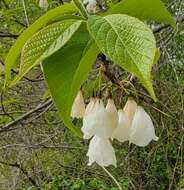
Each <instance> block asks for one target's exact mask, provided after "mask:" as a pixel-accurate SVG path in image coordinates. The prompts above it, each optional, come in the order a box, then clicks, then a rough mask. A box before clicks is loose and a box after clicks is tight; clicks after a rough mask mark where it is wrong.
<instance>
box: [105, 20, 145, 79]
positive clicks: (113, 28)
mask: <svg viewBox="0 0 184 190" xmlns="http://www.w3.org/2000/svg"><path fill="white" fill-rule="evenodd" d="M104 20H106V21H107V23H108V24H109V25H110V26H111V28H112V30H113V31H114V32H115V34H116V35H117V36H118V38H119V40H120V41H121V43H122V45H123V47H124V48H125V51H126V52H127V54H128V55H129V57H130V58H131V59H132V61H133V63H134V65H135V67H136V68H137V70H138V71H139V75H140V76H141V78H142V79H144V76H143V75H142V73H141V72H140V70H139V68H138V67H137V65H136V63H135V61H134V59H133V58H132V56H131V54H130V52H129V51H128V50H127V48H126V45H125V44H124V42H123V41H122V40H121V37H120V35H119V34H118V32H117V31H116V29H115V27H113V24H111V22H110V21H108V20H107V19H106V18H105V17H104ZM116 41H117V40H116Z"/></svg>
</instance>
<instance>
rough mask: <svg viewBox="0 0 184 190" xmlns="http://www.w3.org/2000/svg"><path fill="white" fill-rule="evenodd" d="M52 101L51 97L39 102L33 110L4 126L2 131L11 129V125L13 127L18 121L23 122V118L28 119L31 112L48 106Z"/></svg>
mask: <svg viewBox="0 0 184 190" xmlns="http://www.w3.org/2000/svg"><path fill="white" fill-rule="evenodd" d="M51 103H52V99H51V98H50V99H49V100H47V101H46V102H45V103H43V104H39V105H38V106H37V107H36V108H34V109H32V110H31V111H29V112H27V113H25V114H23V115H22V116H20V117H18V118H17V119H15V120H14V121H12V122H10V123H8V124H7V125H5V126H4V127H2V128H1V129H0V133H2V132H5V131H7V130H9V129H10V128H11V127H13V126H14V125H16V124H17V123H19V122H21V121H22V120H25V119H27V118H28V117H29V116H30V115H31V114H33V113H35V112H37V111H39V110H41V109H43V108H45V107H47V106H50V104H51Z"/></svg>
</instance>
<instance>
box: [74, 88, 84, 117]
mask: <svg viewBox="0 0 184 190" xmlns="http://www.w3.org/2000/svg"><path fill="white" fill-rule="evenodd" d="M84 113H85V103H84V98H83V95H82V92H81V91H79V92H78V94H77V96H76V98H75V100H74V103H73V106H72V111H71V117H73V118H74V117H76V118H82V117H83V116H84Z"/></svg>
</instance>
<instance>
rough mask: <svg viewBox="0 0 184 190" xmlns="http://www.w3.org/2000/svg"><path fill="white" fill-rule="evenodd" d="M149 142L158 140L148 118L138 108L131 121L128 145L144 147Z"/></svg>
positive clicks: (141, 109)
mask: <svg viewBox="0 0 184 190" xmlns="http://www.w3.org/2000/svg"><path fill="white" fill-rule="evenodd" d="M151 140H155V141H157V140H158V137H157V136H156V135H155V129H154V126H153V123H152V120H151V118H150V116H149V115H148V114H147V113H146V112H145V110H144V109H143V108H142V107H141V106H138V107H137V109H136V112H135V115H134V118H133V121H132V126H131V134H130V143H133V144H136V145H137V146H142V147H144V146H146V145H148V144H149V143H150V141H151Z"/></svg>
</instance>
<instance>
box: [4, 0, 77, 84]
mask: <svg viewBox="0 0 184 190" xmlns="http://www.w3.org/2000/svg"><path fill="white" fill-rule="evenodd" d="M75 12H77V9H76V7H75V6H74V5H73V4H72V3H70V4H64V5H62V6H60V7H57V8H55V9H52V10H50V11H48V12H47V13H46V14H45V15H43V16H42V17H40V18H39V19H38V20H36V21H35V22H34V23H33V24H32V25H31V26H29V27H28V28H27V29H26V30H25V31H24V32H23V33H22V34H21V35H20V36H19V38H18V39H17V41H16V43H15V44H14V45H13V46H12V47H11V49H10V51H9V53H8V55H7V57H6V60H5V75H6V82H7V81H8V80H10V78H11V69H12V68H13V66H14V65H15V63H16V60H17V58H18V57H19V55H20V52H21V50H22V47H23V46H24V44H25V43H26V41H27V40H28V39H29V38H30V37H31V36H32V35H33V34H35V33H36V32H37V31H38V30H40V29H41V28H42V27H43V26H45V25H47V24H48V23H49V22H52V21H53V20H55V19H57V18H61V15H62V14H63V15H64V14H72V13H75Z"/></svg>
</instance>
